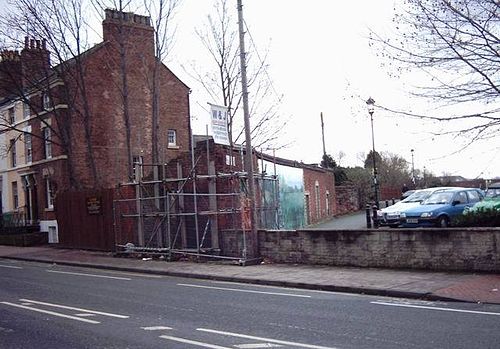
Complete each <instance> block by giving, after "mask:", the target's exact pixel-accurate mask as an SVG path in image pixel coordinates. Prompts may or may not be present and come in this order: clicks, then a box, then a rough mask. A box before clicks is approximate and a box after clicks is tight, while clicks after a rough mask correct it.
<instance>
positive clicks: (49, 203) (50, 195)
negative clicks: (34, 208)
mask: <svg viewBox="0 0 500 349" xmlns="http://www.w3.org/2000/svg"><path fill="white" fill-rule="evenodd" d="M45 198H46V201H45V203H46V205H45V207H46V208H48V209H53V208H54V190H53V186H52V181H51V180H50V178H49V177H47V178H45Z"/></svg>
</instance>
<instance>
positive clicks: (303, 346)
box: [196, 328, 336, 349]
mask: <svg viewBox="0 0 500 349" xmlns="http://www.w3.org/2000/svg"><path fill="white" fill-rule="evenodd" d="M196 330H197V331H201V332H208V333H214V334H221V335H224V336H231V337H238V338H245V339H252V340H257V341H263V342H271V343H277V344H283V345H292V346H296V347H302V348H310V349H336V348H335V347H323V346H320V345H312V344H304V343H297V342H290V341H282V340H279V339H272V338H264V337H255V336H249V335H246V334H240V333H232V332H225V331H217V330H211V329H208V328H197V329H196Z"/></svg>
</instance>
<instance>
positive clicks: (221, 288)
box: [177, 284, 311, 298]
mask: <svg viewBox="0 0 500 349" xmlns="http://www.w3.org/2000/svg"><path fill="white" fill-rule="evenodd" d="M177 286H184V287H195V288H206V289H211V290H221V291H233V292H246V293H258V294H268V295H272V296H287V297H299V298H311V296H308V295H303V294H294V293H281V292H264V291H254V290H244V289H239V288H226V287H214V286H204V285H193V284H177Z"/></svg>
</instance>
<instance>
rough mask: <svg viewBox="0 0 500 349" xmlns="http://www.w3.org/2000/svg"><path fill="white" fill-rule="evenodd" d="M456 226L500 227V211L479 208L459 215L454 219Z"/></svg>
mask: <svg viewBox="0 0 500 349" xmlns="http://www.w3.org/2000/svg"><path fill="white" fill-rule="evenodd" d="M453 226H456V227H500V211H499V210H495V209H491V208H488V209H479V210H477V211H473V212H467V213H465V214H463V215H461V216H458V217H457V218H455V219H454V221H453Z"/></svg>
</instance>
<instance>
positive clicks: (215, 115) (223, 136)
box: [210, 104, 229, 145]
mask: <svg viewBox="0 0 500 349" xmlns="http://www.w3.org/2000/svg"><path fill="white" fill-rule="evenodd" d="M210 109H211V114H212V115H211V116H212V117H211V120H212V135H213V137H214V142H215V143H217V144H225V145H229V135H228V132H227V117H228V112H227V108H226V107H223V106H219V105H213V104H210Z"/></svg>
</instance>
